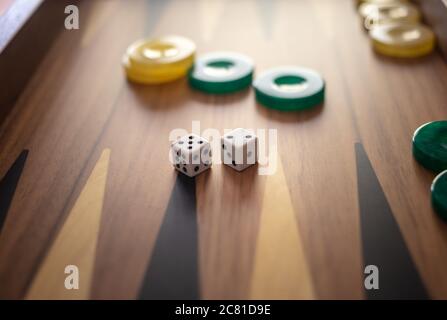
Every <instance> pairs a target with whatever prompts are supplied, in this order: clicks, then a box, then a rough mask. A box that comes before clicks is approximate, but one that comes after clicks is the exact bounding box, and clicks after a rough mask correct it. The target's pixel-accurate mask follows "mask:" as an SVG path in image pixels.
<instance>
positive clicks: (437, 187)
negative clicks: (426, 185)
mask: <svg viewBox="0 0 447 320" xmlns="http://www.w3.org/2000/svg"><path fill="white" fill-rule="evenodd" d="M431 203H432V205H433V208H434V209H435V211H436V213H437V214H438V215H439V216H440V217H441V218H442V219H444V220H446V221H447V170H446V171H443V172H441V173H440V174H439V175H438V176H437V177H436V178H435V180H433V183H432V185H431Z"/></svg>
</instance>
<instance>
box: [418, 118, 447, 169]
mask: <svg viewBox="0 0 447 320" xmlns="http://www.w3.org/2000/svg"><path fill="white" fill-rule="evenodd" d="M413 156H414V157H415V159H416V160H417V161H418V162H419V163H420V164H422V165H423V166H424V167H425V168H427V169H429V170H432V171H434V172H441V171H444V170H447V121H433V122H429V123H426V124H424V125H422V126H420V127H419V128H418V129H417V130H416V131H415V132H414V135H413Z"/></svg>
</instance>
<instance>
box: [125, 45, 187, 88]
mask: <svg viewBox="0 0 447 320" xmlns="http://www.w3.org/2000/svg"><path fill="white" fill-rule="evenodd" d="M195 51H196V47H195V44H194V43H193V42H192V41H191V40H189V39H186V38H183V37H179V36H165V37H160V38H157V39H152V40H139V41H136V42H135V43H133V44H132V45H130V47H129V48H128V49H127V52H126V54H125V55H124V57H123V66H124V70H125V71H126V74H127V77H128V78H129V80H131V81H133V82H137V83H143V84H159V83H165V82H170V81H174V80H177V79H179V78H181V77H184V76H185V75H186V74H187V72H188V70H189V69H190V68H191V66H192V64H193V63H194V55H195Z"/></svg>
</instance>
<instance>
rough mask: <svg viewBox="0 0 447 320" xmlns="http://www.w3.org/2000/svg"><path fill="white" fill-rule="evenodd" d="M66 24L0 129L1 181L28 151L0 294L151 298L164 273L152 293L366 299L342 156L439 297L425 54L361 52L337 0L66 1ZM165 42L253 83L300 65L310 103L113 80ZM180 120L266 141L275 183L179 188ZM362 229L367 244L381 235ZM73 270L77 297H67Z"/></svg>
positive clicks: (261, 180) (435, 77)
mask: <svg viewBox="0 0 447 320" xmlns="http://www.w3.org/2000/svg"><path fill="white" fill-rule="evenodd" d="M61 14H63V12H61ZM80 15H81V23H80V30H78V31H66V30H64V31H63V32H61V33H60V35H59V36H58V38H57V39H56V41H55V42H54V43H53V45H52V46H51V47H50V48H49V49H48V52H47V54H46V56H45V59H44V61H43V62H42V63H41V64H40V65H39V67H38V69H37V71H36V73H35V74H34V75H33V76H32V78H31V80H30V82H29V83H28V85H27V87H26V89H25V90H24V91H23V92H22V93H21V95H20V97H19V99H18V101H17V103H16V105H15V106H14V108H13V109H12V112H11V113H10V115H9V117H8V118H7V119H6V121H4V123H3V124H2V125H1V126H0V177H4V176H5V175H6V174H7V172H8V170H9V169H10V168H11V166H12V165H13V163H14V162H15V161H16V159H17V158H18V157H19V155H20V154H21V153H22V151H23V150H28V151H29V152H28V154H27V157H26V161H25V162H24V165H23V171H22V173H21V176H20V179H19V180H18V184H17V187H16V188H15V192H14V197H13V198H12V202H11V204H10V206H9V210H7V216H6V219H5V220H4V224H3V226H2V228H1V233H0V297H1V298H18V299H22V298H29V299H36V298H37V299H40V298H78V299H87V298H93V299H109V298H112V299H116V298H124V299H137V298H146V297H152V298H153V297H155V298H156V297H157V290H156V289H157V286H156V285H155V284H154V285H153V286H151V285H152V283H155V282H157V281H161V280H163V279H161V278H163V277H168V278H171V279H174V280H175V281H171V282H170V283H169V281H168V280H166V281H168V283H169V286H170V287H169V288H167V289H166V288H164V293H166V292H168V294H167V296H168V297H169V293H172V292H174V293H173V294H172V296H175V292H182V293H184V297H193V298H201V299H249V298H260V299H263V298H291V299H294V298H306V299H327V298H330V299H332V298H336V299H343V298H349V299H363V298H366V297H367V295H366V294H365V291H364V286H363V281H364V274H363V270H364V261H363V256H364V255H366V253H365V252H364V250H365V249H364V246H365V243H362V241H365V239H362V233H361V229H362V228H361V225H362V224H361V223H362V221H361V216H362V214H361V210H360V207H361V205H359V198H362V197H365V194H366V196H368V193H367V192H366V193H365V192H363V191H362V192H363V193H361V192H360V193H359V188H358V177H359V174H358V163H357V161H356V150H357V149H356V143H360V144H361V145H358V144H357V148H358V147H359V146H360V147H361V146H363V149H364V151H365V152H366V155H367V158H369V161H370V163H371V166H372V168H373V170H374V172H375V175H376V176H377V178H378V181H379V183H380V187H381V189H382V190H383V193H384V195H385V197H386V200H387V202H388V204H389V208H390V210H391V212H392V216H393V217H394V219H395V221H396V223H397V226H398V230H400V232H401V235H402V238H403V241H404V243H405V244H406V247H407V248H408V252H409V253H410V255H411V258H412V261H413V263H414V266H415V269H416V270H417V273H418V274H419V276H420V278H421V280H422V282H423V284H424V287H425V289H426V291H427V293H428V296H429V297H430V298H435V299H446V298H447V273H446V272H445V269H446V266H447V226H446V224H445V223H443V222H441V221H440V220H439V219H438V218H437V216H436V215H435V214H434V212H433V211H432V208H431V205H430V198H429V196H430V194H429V187H430V184H431V182H432V180H433V178H434V174H432V173H430V172H428V171H427V170H425V169H423V168H422V167H421V166H420V165H419V164H417V163H416V162H415V161H414V160H413V157H412V154H411V137H412V134H413V132H414V130H415V129H416V128H417V127H418V126H420V125H421V124H423V123H425V122H428V121H433V120H441V119H445V118H446V116H447V104H446V102H447V65H446V62H445V60H443V58H442V57H441V55H440V54H439V53H438V52H435V53H433V54H432V55H430V56H428V57H426V58H423V59H417V60H411V61H407V60H403V61H401V60H395V59H389V58H384V57H381V56H379V55H376V54H374V52H373V51H372V50H371V48H370V45H369V41H368V40H369V39H368V37H367V34H366V33H365V32H364V30H363V29H362V27H361V23H360V20H359V18H358V15H357V13H356V11H355V7H354V5H353V1H351V0H338V1H333V0H316V1H314V0H300V1H273V0H271V1H268V0H263V1H249V0H243V1H220V0H216V1H209V0H197V1H182V0H172V1H143V0H141V1H140V0H132V1H124V0H121V1H119V0H107V1H102V0H95V1H83V2H81V5H80ZM61 28H63V26H61ZM164 34H179V35H183V36H186V37H188V38H190V39H192V40H193V41H194V42H195V43H196V44H197V48H198V54H199V55H200V54H201V53H206V52H209V51H215V50H226V51H237V52H241V53H244V54H247V55H249V56H250V57H252V58H253V60H254V61H255V63H256V72H257V73H260V72H262V71H264V70H266V69H268V68H271V67H276V66H281V65H298V66H304V67H308V68H313V69H315V70H317V71H319V72H320V73H321V74H322V75H323V76H324V78H325V81H326V85H327V87H326V101H325V103H324V105H323V106H319V107H317V108H315V109H313V110H308V111H303V112H296V113H281V112H278V111H272V110H268V109H266V108H264V107H262V106H260V105H258V104H256V102H255V98H254V93H253V90H247V91H244V92H242V93H237V94H232V95H226V96H211V95H205V94H202V93H199V92H195V91H193V90H192V89H190V88H189V87H188V84H187V81H186V80H185V79H182V80H180V81H176V82H174V83H171V84H166V85H163V86H152V87H151V86H140V85H134V84H131V83H129V82H127V81H126V79H125V76H124V74H123V70H122V68H121V64H120V61H121V57H122V55H123V53H124V52H125V50H126V48H127V46H128V45H129V44H130V43H131V42H133V41H134V40H136V39H139V38H142V37H145V36H148V37H151V36H156V35H164ZM30 41H34V39H30ZM30 54H32V53H30ZM17 66H18V67H19V66H20V63H19V62H18V63H17ZM0 85H1V84H0ZM194 120H199V121H200V125H201V128H202V130H204V129H206V128H216V129H218V130H220V131H221V132H222V133H223V130H224V129H231V128H237V127H245V128H253V129H258V128H271V129H277V130H278V157H279V159H280V163H279V165H278V170H277V172H276V174H275V175H273V176H260V175H258V174H257V168H256V167H252V168H250V169H248V170H246V171H244V172H241V173H238V172H236V171H233V170H232V169H230V168H228V167H224V166H222V165H215V166H213V168H212V169H211V170H210V171H208V172H206V173H204V174H202V175H200V176H198V177H197V178H196V179H195V181H192V182H191V181H188V180H186V181H185V179H183V177H182V178H178V174H177V173H176V172H175V171H174V170H173V167H172V165H171V164H170V163H169V161H168V148H169V139H168V137H169V132H170V131H171V130H172V129H174V128H185V129H187V130H190V129H191V123H192V121H194ZM25 156H26V154H22V160H23V159H24V157H25ZM357 156H358V155H357ZM19 160H20V159H19ZM191 185H192V187H193V188H195V194H193V195H192V196H191V194H188V197H189V198H187V199H186V202H185V203H187V205H188V208H186V207H185V212H183V213H185V214H186V215H185V216H181V217H180V218H179V220H176V219H177V217H178V215H182V214H183V213H182V210H183V207H182V205H181V204H182V203H183V202H181V201H185V199H184V198H182V194H180V195H179V193H181V192H183V191H182V190H184V189H185V188H186V189H188V188H191ZM179 190H180V191H179ZM189 190H190V189H189ZM359 194H361V196H360V197H359ZM371 196H372V197H374V195H371ZM2 197H4V195H2ZM179 198H180V200H178V199H179ZM191 200H192V201H191ZM191 203H192V204H191ZM186 210H187V212H186ZM370 211H371V210H370ZM372 211H373V212H374V210H372ZM166 218H169V219H166ZM177 228H178V230H181V232H180V231H179V232H178V233H179V234H180V235H179V236H178V237H176V236H175V234H176V230H177ZM371 228H374V229H373V230H374V234H377V239H378V241H379V242H380V239H381V235H380V232H381V230H382V228H381V227H380V225H379V227H377V225H376V226H371ZM383 229H387V226H386V225H384V226H383ZM172 235H174V236H172ZM182 237H183V238H182ZM171 239H172V240H171ZM179 239H180V241H179ZM175 241H178V243H179V245H181V246H185V247H188V248H190V249H191V251H187V252H186V253H187V254H185V252H183V251H182V252H177V251H176V247H178V246H177V244H176V243H177V242H175ZM188 241H190V243H189V242H188ZM185 242H188V244H185ZM378 245H379V243H378ZM380 245H383V244H380ZM386 245H389V246H390V247H393V243H389V244H385V246H386ZM368 246H371V243H369V244H368ZM182 248H183V247H182ZM166 250H168V251H166ZM169 250H171V252H169ZM178 251H181V250H178ZM154 252H155V253H156V254H154ZM160 252H161V253H160ZM169 254H170V255H171V256H170V258H169V259H168V258H166V255H169ZM177 254H178V259H179V260H178V262H177V263H178V265H177V269H181V270H184V272H183V273H180V274H179V273H178V271H176V270H174V271H172V272H174V276H172V277H170V274H169V271H170V270H171V269H172V265H171V266H167V265H166V266H164V265H163V261H169V263H171V264H172V263H175V261H176V258H175V257H177ZM160 257H161V260H158V261H155V260H156V259H159V258H160ZM173 257H174V258H173ZM163 259H165V260H163ZM160 261H161V262H160ZM166 263H167V262H166ZM72 264H74V265H77V266H78V267H79V270H80V279H81V280H80V290H71V291H68V290H65V289H64V288H63V283H64V278H65V277H66V275H65V274H64V268H65V266H66V265H72ZM160 266H161V267H160ZM165 267H166V268H165ZM378 267H379V269H380V267H381V266H380V265H379V266H378ZM160 269H162V272H161V273H157V272H160ZM174 269H175V268H174ZM176 272H177V273H176ZM151 279H155V280H151ZM160 279H161V280H160ZM151 281H152V282H151ZM408 281H410V282H411V279H409V280H408ZM165 283H166V282H165ZM384 285H385V283H384ZM176 286H178V287H176ZM195 286H196V288H195ZM154 288H155V289H154ZM143 293H144V294H143ZM146 293H147V295H146ZM162 296H163V294H162V293H160V297H162ZM180 297H183V296H182V295H180Z"/></svg>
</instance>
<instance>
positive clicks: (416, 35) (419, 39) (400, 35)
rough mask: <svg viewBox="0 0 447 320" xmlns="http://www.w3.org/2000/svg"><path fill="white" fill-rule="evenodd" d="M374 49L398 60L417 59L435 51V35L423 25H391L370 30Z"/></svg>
mask: <svg viewBox="0 0 447 320" xmlns="http://www.w3.org/2000/svg"><path fill="white" fill-rule="evenodd" d="M369 35H370V37H371V41H372V45H373V47H374V49H375V50H376V51H377V52H378V53H381V54H383V55H387V56H391V57H397V58H416V57H420V56H424V55H427V54H429V53H430V52H432V51H433V48H434V46H435V35H434V33H433V31H431V30H430V29H429V28H428V27H426V26H424V25H421V24H389V25H381V26H377V27H374V28H373V29H372V30H370V32H369Z"/></svg>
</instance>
